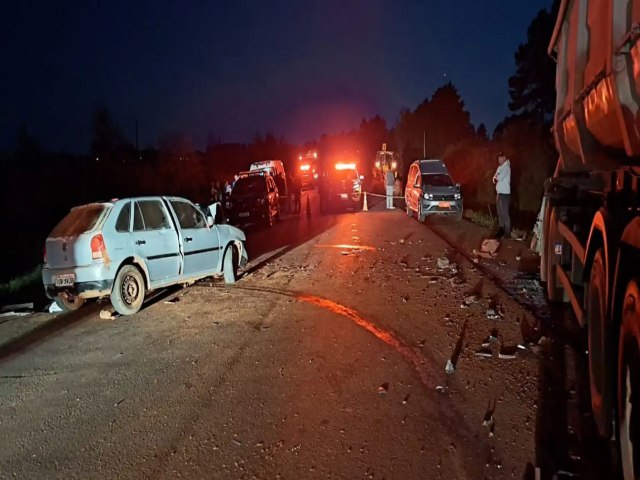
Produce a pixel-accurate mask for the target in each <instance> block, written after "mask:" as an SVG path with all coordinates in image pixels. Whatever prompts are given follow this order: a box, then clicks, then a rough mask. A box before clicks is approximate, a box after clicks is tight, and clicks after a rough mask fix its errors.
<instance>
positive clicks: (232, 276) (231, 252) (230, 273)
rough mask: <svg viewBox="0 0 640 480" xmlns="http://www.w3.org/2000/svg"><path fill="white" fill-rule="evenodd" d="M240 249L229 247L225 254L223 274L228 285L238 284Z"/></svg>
mask: <svg viewBox="0 0 640 480" xmlns="http://www.w3.org/2000/svg"><path fill="white" fill-rule="evenodd" d="M238 263H239V261H238V249H237V248H236V247H235V246H234V245H229V247H228V248H227V251H226V252H225V254H224V259H223V265H222V273H223V274H224V281H225V282H226V283H236V281H237V280H238Z"/></svg>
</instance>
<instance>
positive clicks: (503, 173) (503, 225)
mask: <svg viewBox="0 0 640 480" xmlns="http://www.w3.org/2000/svg"><path fill="white" fill-rule="evenodd" d="M498 164H499V165H498V169H497V170H496V173H495V175H494V176H493V183H495V184H496V209H497V210H498V227H499V230H498V237H501V236H502V235H506V236H507V237H510V236H511V218H510V217H509V201H510V200H511V163H510V162H509V159H508V158H507V156H506V155H505V154H504V153H500V154H498Z"/></svg>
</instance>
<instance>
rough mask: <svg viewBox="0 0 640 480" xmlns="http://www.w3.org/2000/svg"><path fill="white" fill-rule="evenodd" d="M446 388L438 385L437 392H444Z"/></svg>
mask: <svg viewBox="0 0 640 480" xmlns="http://www.w3.org/2000/svg"><path fill="white" fill-rule="evenodd" d="M445 390H446V389H445V388H444V387H443V386H442V385H438V386H437V387H436V392H438V393H444V392H445Z"/></svg>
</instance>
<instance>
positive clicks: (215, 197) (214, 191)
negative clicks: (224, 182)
mask: <svg viewBox="0 0 640 480" xmlns="http://www.w3.org/2000/svg"><path fill="white" fill-rule="evenodd" d="M210 193H211V198H210V199H209V203H215V202H217V201H218V188H217V185H216V183H215V182H211V190H210Z"/></svg>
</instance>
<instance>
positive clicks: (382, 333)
mask: <svg viewBox="0 0 640 480" xmlns="http://www.w3.org/2000/svg"><path fill="white" fill-rule="evenodd" d="M342 248H344V247H342ZM296 298H297V299H298V300H300V301H303V302H307V303H311V304H313V305H317V306H318V307H321V308H324V309H326V310H329V311H331V312H333V313H337V314H338V315H341V316H343V317H346V318H348V319H349V320H351V321H353V322H354V323H355V324H356V325H358V326H360V327H362V328H364V329H365V330H366V331H368V332H369V333H372V334H373V335H375V336H376V337H377V338H378V339H379V340H382V341H383V342H384V343H386V344H387V345H389V346H390V347H392V348H393V349H394V350H396V351H397V352H398V353H400V355H402V356H403V357H404V359H405V360H406V361H407V362H409V364H410V365H411V366H412V367H413V369H414V370H415V371H416V373H417V374H418V376H419V377H420V380H421V381H422V383H423V384H424V385H425V386H426V387H427V388H433V385H432V383H433V382H432V381H431V380H430V378H429V374H428V371H427V369H426V367H425V359H424V357H423V356H422V355H420V354H419V353H418V352H417V351H415V350H413V349H412V348H410V347H409V346H407V345H405V344H404V343H402V342H401V341H400V340H398V339H397V338H396V337H395V336H394V335H393V333H391V332H388V331H386V330H383V329H382V328H380V327H377V326H376V325H374V324H373V323H372V322H370V321H369V320H367V319H365V318H364V317H362V316H361V315H360V314H359V313H358V312H357V311H355V310H353V309H352V308H349V307H346V306H344V305H341V304H339V303H336V302H334V301H332V300H328V299H326V298H321V297H316V296H315V295H306V294H299V295H297V296H296Z"/></svg>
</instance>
